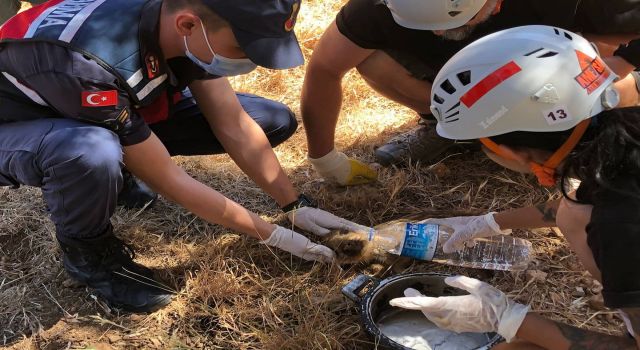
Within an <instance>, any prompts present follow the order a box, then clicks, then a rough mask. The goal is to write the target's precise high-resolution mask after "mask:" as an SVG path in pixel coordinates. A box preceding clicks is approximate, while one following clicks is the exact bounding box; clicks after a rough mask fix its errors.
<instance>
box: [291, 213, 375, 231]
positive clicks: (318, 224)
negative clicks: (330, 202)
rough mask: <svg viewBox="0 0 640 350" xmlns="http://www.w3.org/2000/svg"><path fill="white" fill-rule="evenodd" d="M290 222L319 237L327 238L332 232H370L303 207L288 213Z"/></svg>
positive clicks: (333, 216)
mask: <svg viewBox="0 0 640 350" xmlns="http://www.w3.org/2000/svg"><path fill="white" fill-rule="evenodd" d="M287 217H288V218H289V221H290V222H291V223H292V224H293V225H294V226H296V227H299V228H301V229H303V230H305V231H309V232H311V233H314V234H316V235H318V236H325V235H327V234H328V233H329V232H331V230H347V231H362V232H369V228H368V227H365V226H362V225H358V224H356V223H355V222H351V221H349V220H346V219H343V218H340V217H337V216H335V215H333V214H331V213H329V212H326V211H324V210H322V209H318V208H312V207H301V208H298V209H295V210H292V211H290V212H288V213H287Z"/></svg>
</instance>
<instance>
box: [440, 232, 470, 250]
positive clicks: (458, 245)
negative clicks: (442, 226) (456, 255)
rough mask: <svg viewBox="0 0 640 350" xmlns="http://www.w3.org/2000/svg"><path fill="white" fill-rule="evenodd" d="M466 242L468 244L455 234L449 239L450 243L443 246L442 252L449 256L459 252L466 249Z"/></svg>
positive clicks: (447, 242)
mask: <svg viewBox="0 0 640 350" xmlns="http://www.w3.org/2000/svg"><path fill="white" fill-rule="evenodd" d="M465 242H467V240H465V239H464V238H462V237H458V236H457V235H455V234H454V235H453V236H451V238H449V240H448V241H446V242H445V243H444V246H442V250H443V251H444V252H445V253H447V254H450V253H453V252H457V251H459V250H462V249H464V246H465Z"/></svg>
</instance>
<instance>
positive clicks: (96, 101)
mask: <svg viewBox="0 0 640 350" xmlns="http://www.w3.org/2000/svg"><path fill="white" fill-rule="evenodd" d="M117 105H118V91H117V90H108V91H83V92H82V107H107V106H117Z"/></svg>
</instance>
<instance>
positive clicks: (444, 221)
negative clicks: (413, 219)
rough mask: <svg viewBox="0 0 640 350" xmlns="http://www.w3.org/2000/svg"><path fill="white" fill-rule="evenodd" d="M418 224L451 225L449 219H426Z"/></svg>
mask: <svg viewBox="0 0 640 350" xmlns="http://www.w3.org/2000/svg"><path fill="white" fill-rule="evenodd" d="M418 223H420V224H435V225H447V224H449V221H448V220H447V219H434V218H431V219H425V220H422V221H418Z"/></svg>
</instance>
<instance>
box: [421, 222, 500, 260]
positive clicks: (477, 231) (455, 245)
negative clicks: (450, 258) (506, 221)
mask: <svg viewBox="0 0 640 350" xmlns="http://www.w3.org/2000/svg"><path fill="white" fill-rule="evenodd" d="M493 214H495V212H492V213H488V214H485V215H481V216H459V217H455V218H443V219H428V220H424V222H427V223H431V224H438V225H443V226H449V227H451V228H452V229H453V234H452V235H451V237H449V240H448V241H447V242H446V243H445V244H444V246H443V247H442V249H443V250H444V252H445V253H453V252H455V251H457V250H460V249H462V248H464V246H465V243H466V242H468V241H470V240H472V239H474V238H485V237H491V236H496V235H508V234H511V230H502V229H500V225H498V223H497V222H496V220H495V219H494V218H493Z"/></svg>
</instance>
